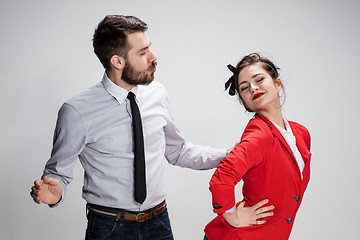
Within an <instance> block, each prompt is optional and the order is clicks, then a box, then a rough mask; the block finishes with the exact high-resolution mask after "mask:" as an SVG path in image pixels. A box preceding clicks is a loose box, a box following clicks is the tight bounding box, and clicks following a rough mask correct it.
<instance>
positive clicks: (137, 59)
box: [121, 32, 157, 85]
mask: <svg viewBox="0 0 360 240" xmlns="http://www.w3.org/2000/svg"><path fill="white" fill-rule="evenodd" d="M127 40H128V43H129V45H130V50H129V52H128V54H127V57H126V59H125V67H124V69H123V72H122V76H121V78H122V80H124V81H125V82H126V83H128V84H130V85H138V84H149V83H151V82H152V81H153V80H154V73H155V71H156V64H157V63H156V60H157V58H156V56H155V54H154V53H153V52H152V51H151V50H150V45H151V42H150V40H149V38H148V36H147V35H146V33H145V32H136V33H131V34H129V35H128V39H127Z"/></svg>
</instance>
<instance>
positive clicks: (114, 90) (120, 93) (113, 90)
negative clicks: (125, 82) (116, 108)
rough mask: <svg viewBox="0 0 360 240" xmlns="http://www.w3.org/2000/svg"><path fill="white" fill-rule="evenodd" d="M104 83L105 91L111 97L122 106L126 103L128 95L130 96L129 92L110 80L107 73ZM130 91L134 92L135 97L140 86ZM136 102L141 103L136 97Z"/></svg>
mask: <svg viewBox="0 0 360 240" xmlns="http://www.w3.org/2000/svg"><path fill="white" fill-rule="evenodd" d="M102 83H103V85H104V87H105V89H106V90H107V91H108V92H109V93H110V95H111V96H113V97H114V98H115V99H116V100H117V101H118V102H119V103H120V104H122V103H123V102H124V101H125V99H126V97H127V95H128V94H129V91H127V90H126V89H124V88H122V87H119V86H118V85H116V84H115V83H114V82H113V81H111V80H110V79H109V77H108V76H107V74H106V73H104V76H103V79H102ZM130 91H131V92H133V93H134V94H135V96H137V94H138V86H134V87H133V88H132V89H131V90H130ZM136 100H137V101H139V98H138V97H136Z"/></svg>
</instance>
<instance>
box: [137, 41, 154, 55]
mask: <svg viewBox="0 0 360 240" xmlns="http://www.w3.org/2000/svg"><path fill="white" fill-rule="evenodd" d="M151 44H152V43H150V44H149V46H146V47H143V48H142V49H140V50H139V51H138V53H139V52H141V51H144V50H146V49H148V48H149V47H150V45H151Z"/></svg>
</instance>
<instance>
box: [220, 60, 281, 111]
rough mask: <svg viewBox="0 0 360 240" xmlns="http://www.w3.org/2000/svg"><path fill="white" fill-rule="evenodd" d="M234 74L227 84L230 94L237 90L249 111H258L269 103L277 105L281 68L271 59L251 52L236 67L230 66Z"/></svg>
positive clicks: (242, 102) (241, 101)
mask: <svg viewBox="0 0 360 240" xmlns="http://www.w3.org/2000/svg"><path fill="white" fill-rule="evenodd" d="M228 67H229V69H230V70H231V71H232V72H233V73H234V75H233V76H232V77H231V78H230V79H229V81H228V82H227V83H226V84H225V88H226V89H227V88H228V87H230V89H229V94H230V95H235V92H237V94H238V96H239V100H240V103H241V104H243V105H244V107H245V109H246V110H247V111H249V112H257V111H260V110H262V109H263V108H264V107H267V105H268V104H272V106H273V105H276V104H277V102H278V103H279V104H278V105H279V107H280V100H279V97H278V93H279V91H280V90H281V89H282V83H281V80H280V78H279V72H278V70H279V68H278V67H276V66H275V64H274V63H273V62H271V61H270V60H269V59H267V58H264V57H262V56H260V55H259V54H258V53H252V54H249V55H247V56H245V57H243V58H242V59H241V61H240V62H239V63H238V64H237V65H236V67H232V66H228Z"/></svg>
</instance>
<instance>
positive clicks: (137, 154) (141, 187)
mask: <svg viewBox="0 0 360 240" xmlns="http://www.w3.org/2000/svg"><path fill="white" fill-rule="evenodd" d="M127 98H128V99H129V100H130V106H131V113H132V120H133V121H132V122H133V133H134V168H135V169H134V182H135V194H134V195H135V201H137V202H138V203H143V202H144V201H145V198H146V180H145V153H144V138H143V131H142V124H141V116H140V111H139V108H138V105H137V104H136V101H135V94H134V93H132V92H129V94H128V96H127Z"/></svg>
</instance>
